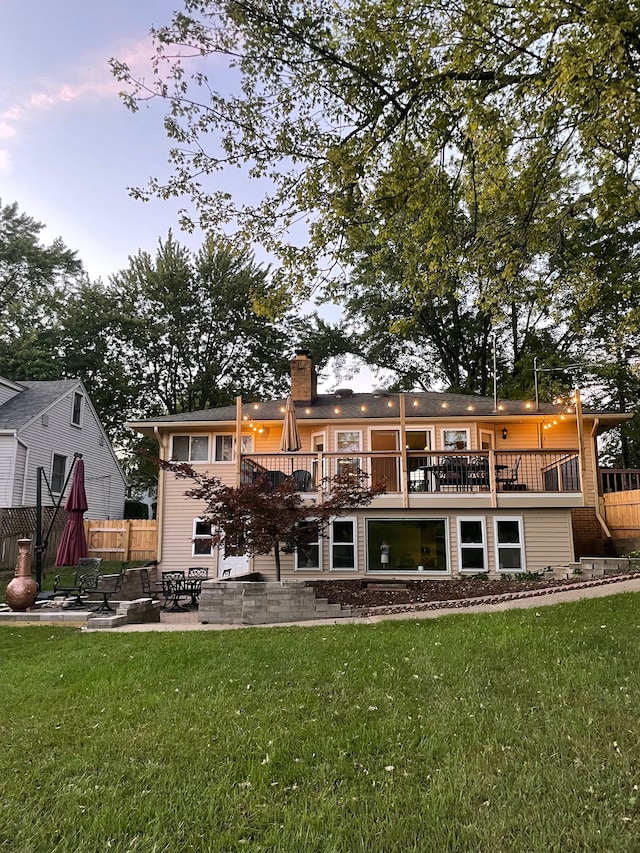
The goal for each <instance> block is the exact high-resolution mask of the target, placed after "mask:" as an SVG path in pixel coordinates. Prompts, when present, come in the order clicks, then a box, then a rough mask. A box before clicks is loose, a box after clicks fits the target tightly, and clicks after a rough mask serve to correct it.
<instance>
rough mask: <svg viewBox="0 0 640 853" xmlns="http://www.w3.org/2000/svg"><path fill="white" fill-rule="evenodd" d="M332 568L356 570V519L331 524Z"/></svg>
mask: <svg viewBox="0 0 640 853" xmlns="http://www.w3.org/2000/svg"><path fill="white" fill-rule="evenodd" d="M331 568H332V569H355V568H356V520H355V518H340V519H336V520H335V521H334V522H333V523H332V524H331Z"/></svg>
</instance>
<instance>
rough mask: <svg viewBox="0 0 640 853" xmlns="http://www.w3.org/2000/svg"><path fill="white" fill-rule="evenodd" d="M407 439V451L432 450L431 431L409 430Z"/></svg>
mask: <svg viewBox="0 0 640 853" xmlns="http://www.w3.org/2000/svg"><path fill="white" fill-rule="evenodd" d="M405 437H406V440H407V450H431V430H428V429H408V430H407V432H406V435H405Z"/></svg>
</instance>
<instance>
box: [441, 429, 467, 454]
mask: <svg viewBox="0 0 640 853" xmlns="http://www.w3.org/2000/svg"><path fill="white" fill-rule="evenodd" d="M442 449H443V450H468V449H469V430H468V429H443V430H442Z"/></svg>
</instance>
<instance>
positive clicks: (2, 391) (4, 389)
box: [0, 379, 20, 406]
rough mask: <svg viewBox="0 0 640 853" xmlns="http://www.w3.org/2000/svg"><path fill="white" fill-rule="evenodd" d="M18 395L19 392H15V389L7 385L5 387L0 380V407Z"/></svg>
mask: <svg viewBox="0 0 640 853" xmlns="http://www.w3.org/2000/svg"><path fill="white" fill-rule="evenodd" d="M19 393H20V392H19V391H16V390H15V388H10V387H9V386H8V385H5V384H4V382H3V381H2V379H0V406H3V405H4V404H5V403H6V402H7V400H10V399H11V398H12V397H15V396H16V394H19Z"/></svg>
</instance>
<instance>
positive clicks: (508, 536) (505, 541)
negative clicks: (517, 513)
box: [494, 516, 525, 572]
mask: <svg viewBox="0 0 640 853" xmlns="http://www.w3.org/2000/svg"><path fill="white" fill-rule="evenodd" d="M494 525H495V537H496V567H497V569H498V571H499V572H521V571H524V568H525V564H524V531H523V528H522V518H519V517H513V518H510V517H505V516H502V517H499V518H495V519H494Z"/></svg>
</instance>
